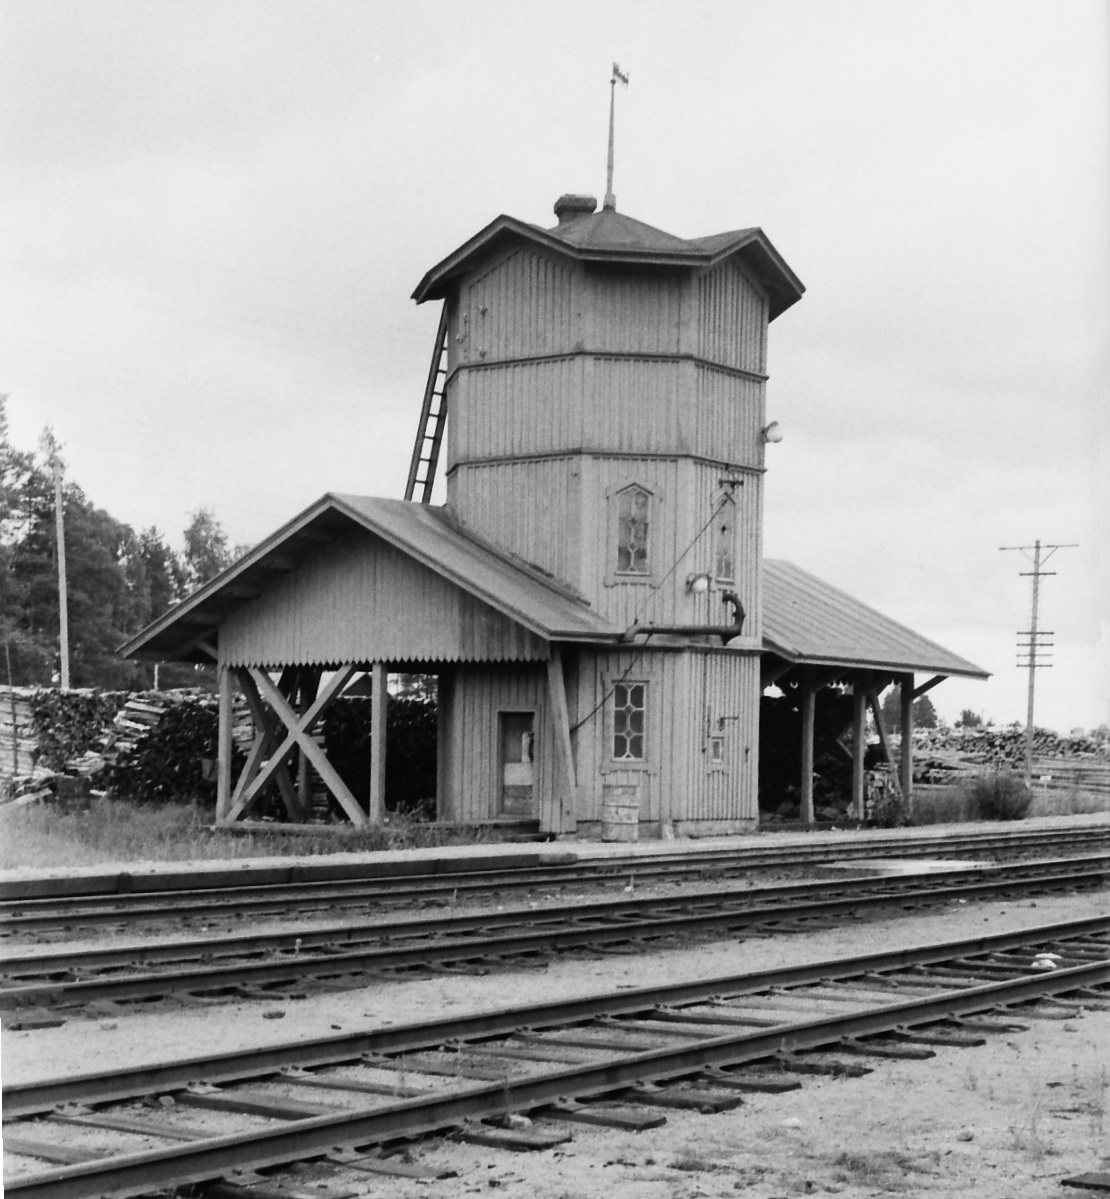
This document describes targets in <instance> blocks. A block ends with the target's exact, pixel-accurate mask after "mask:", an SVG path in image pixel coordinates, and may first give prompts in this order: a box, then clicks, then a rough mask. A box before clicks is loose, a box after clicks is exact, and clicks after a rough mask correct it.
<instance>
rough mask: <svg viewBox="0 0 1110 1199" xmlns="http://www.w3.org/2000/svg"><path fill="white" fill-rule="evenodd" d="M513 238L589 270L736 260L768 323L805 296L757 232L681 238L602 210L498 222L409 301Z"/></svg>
mask: <svg viewBox="0 0 1110 1199" xmlns="http://www.w3.org/2000/svg"><path fill="white" fill-rule="evenodd" d="M514 237H515V238H519V239H523V240H525V241H531V242H533V243H535V244H537V245H539V246H542V247H543V248H545V249H549V250H556V251H558V252H559V253H562V254H569V255H570V256H571V257H572V258H576V259H578V260H579V261H583V262H591V263H595V264H600V263H610V264H614V265H616V264H628V265H635V264H642V265H652V266H675V267H706V266H713V265H714V264H715V263H717V262H720V261H721V260H723V259H725V258H730V257H731V256H732V255H734V254H736V255H739V256H740V257H741V258H742V259H743V261H744V262H745V263H746V265H747V266H748V267H750V268H751V270H752V271H753V272H754V273H755V274H756V276H757V277H758V278H759V280H760V281H761V283H762V284H763V285H764V287H766V289H767V292H768V295H769V297H770V316H771V319H772V320H773V319H774V318H775V317H776V316H778V315H779V314H780V313H781V312H784V311H785V310H786V309H787V308H789V307H790V305H791V304H794V303H796V302H797V301H798V300H800V299H801V298H802V293H803V292H804V291H805V287H804V286H803V285H802V282H801V280H800V279H799V278H798V277H797V275H795V274H794V272H793V271H792V270H791V269H790V267H788V266H787V265H786V262H785V260H784V259H783V257H782V256H781V255H780V254H779V252H778V250H776V249H775V247H774V246H773V245H772V244H771V242H770V239H769V238H768V237H767V235H766V234H765V233H764V232H763V230H762V229H754V228H753V229H738V230H734V231H733V232H730V233H716V234H713V235H711V236H709V237H695V238H682V237H675V236H674V235H673V234H671V233H665V232H664V231H663V230H662V229H656V228H655V227H654V226H653V225H647V224H645V223H644V222H643V221H637V220H635V219H634V218H632V217H629V216H625V215H624V214H623V213H619V212H617V211H616V210H615V209H612V208H607V209H602V211H601V212H597V213H594V214H592V215H590V216H580V217H577V218H576V219H574V220H571V221H567V222H565V223H564V224H562V225H556V226H555V228H553V229H541V228H540V227H539V226H538V225H530V224H528V223H527V222H526V221H521V220H518V219H517V218H516V217H511V216H505V215H502V216H499V217H497V218H496V219H495V220H493V221H491V222H490V223H489V224H488V225H487V226H486V227H485V228H484V229H482V230H480V231H479V232H478V233H476V234H475V235H474V236H473V237H472V238H470V239H469V240H468V241H466V242H464V243H463V244H462V245H461V246H460V247H459V248H458V249H457V250H455V251H454V253H452V254H449V255H448V256H447V257H446V258H444V259H443V261H442V262H439V263H437V264H436V265H435V266H434V267H432V269H431V270H430V271H428V273H427V274H426V275H425V276H424V278H423V279H421V280H420V283H419V284H418V285H417V288H416V290H415V291H414V292H413V293H412V298H413V299H414V300H415V301H416V302H417V303H418V304H421V303H423V302H424V301H425V300H438V299H442V298H443V297H444V296H445V295H446V294H447V292H448V291H449V290H450V287H451V284H452V283H453V282H454V280H455V279H457V278H458V277H459V276H460V275H462V274H464V273H465V272H466V271H468V270H469V269H470V268H471V266H472V265H473V263H474V260H475V259H476V258H477V257H478V256H479V255H483V254H485V253H487V252H488V251H489V250H490V248H491V247H493V246H494V245H495V244H497V243H499V242H501V241H503V240H505V239H509V238H514Z"/></svg>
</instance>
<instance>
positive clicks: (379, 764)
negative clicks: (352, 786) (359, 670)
mask: <svg viewBox="0 0 1110 1199" xmlns="http://www.w3.org/2000/svg"><path fill="white" fill-rule="evenodd" d="M370 680H371V689H372V691H373V697H372V698H371V701H370V804H369V807H370V812H369V818H370V823H371V824H381V822H382V821H383V820H384V819H385V763H386V743H387V741H388V739H389V737H388V733H387V728H388V725H389V674H388V672H387V671H386V668H385V663H384V662H375V663H374V664H373V666H372V667H371V668H370Z"/></svg>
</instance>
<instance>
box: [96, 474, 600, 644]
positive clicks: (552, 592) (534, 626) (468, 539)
mask: <svg viewBox="0 0 1110 1199" xmlns="http://www.w3.org/2000/svg"><path fill="white" fill-rule="evenodd" d="M360 530H361V531H362V532H363V533H365V534H370V535H371V536H372V537H373V538H375V539H378V544H381V543H383V542H384V543H385V546H386V547H387V549H388V550H389V551H390V552H391V553H392V559H391V560H392V562H393V563H394V564H395V563H397V562H398V561H402V560H403V561H404V562H405V563H409V564H415V565H416V567H417V568H420V569H422V570H423V571H425V572H430V574H431V575H434V576H436V578H437V579H438V580H442V581H443V582H444V583H446V584H448V585H453V588H449V590H450V589H461V591H462V592H465V593H466V596H467V597H472V598H473V600H475V601H477V602H478V604H479V605H481V606H483V607H485V608H487V609H493V612H494V613H497V614H500V616H502V617H504V618H507V620H508V621H509V622H512V623H513V624H515V625H519V626H521V627H522V628H523V629H524V630H527V632H528V633H530V634H532V635H534V637H536V638H540V639H542V640H544V641H576V642H591V641H603V642H611V641H615V640H616V639H617V638H618V637H619V635H620V630H619V629H616V628H615V627H614V626H612V625H610V624H609V622H608V621H606V620H604V619H603V618H602V617H600V616H599V615H598V614H597V613H596V612H594V611H593V610H592V609H591V608H590V607H589V606H588V605H587V604H586V603H585V602H584V601H583V600H581V599H580V598H578V597H577V596H576V595H575V594H574V593H573V592H572V591H570V590H569V589H567V588H565V587H563V586H561V585H560V584H558V583H557V582H555V581H554V580H552V579H550V578H547V577H545V576H543V575H541V574H540V572H538V571H536V570H535V569H533V568H530V567H529V566H527V565H526V564H525V563H522V562H517V561H515V560H513V559H511V558H509V557H508V556H507V555H505V554H504V553H503V552H501V551H499V550H495V549H494V548H492V547H491V546H489V545H486V544H485V543H484V542H482V541H480V540H478V539H477V538H475V537H473V536H471V535H470V534H468V533H465V532H463V530H461V529H460V528H459V527H458V526H457V525H455V524H454V523H453V521H452V520H451V518H450V516H449V515H448V513H447V511H446V509H444V508H439V507H431V506H429V505H426V504H414V503H411V502H408V501H405V500H389V499H379V498H376V497H371V496H357V495H339V494H332V493H329V494H327V495H325V496H323V497H322V498H321V499H319V500H317V501H316V503H315V504H313V505H311V506H310V507H309V508H307V509H305V510H304V511H303V512H302V513H300V515H298V516H296V517H294V518H293V520H291V521H289V522H288V523H287V524H286V525H284V526H282V528H280V529H278V530H277V532H275V533H273V534H272V535H271V536H270V537H268V538H267V539H266V540H265V541H263V542H262V543H261V544H259V545H257V546H256V547H255V548H254V549H253V550H251V551H250V552H249V553H247V554H245V555H244V556H243V557H242V558H240V559H239V561H238V562H236V563H235V564H234V565H232V566H231V567H229V568H228V569H227V570H225V571H224V572H223V573H222V574H220V575H217V576H216V578H214V579H212V580H211V581H210V582H209V583H207V584H205V585H204V586H203V587H201V588H199V589H198V590H197V591H196V592H194V593H193V594H192V595H191V596H189V597H188V598H187V599H185V600H184V601H183V602H182V603H180V604H178V605H177V607H175V608H173V609H171V610H170V611H169V612H167V613H166V614H165V615H164V616H162V617H161V618H160V619H158V620H156V621H154V622H153V623H152V624H150V625H149V626H148V627H147V628H146V629H144V630H143V631H142V632H141V633H139V634H138V635H137V636H135V637H133V638H132V639H131V640H130V641H128V642H127V643H126V644H125V645H123V646H122V647H121V649H120V652H121V653H122V654H123V655H124V656H125V657H142V658H151V659H155V660H162V661H165V660H177V661H192V662H210V661H211V660H212V658H213V652H212V651H213V649H214V647H215V645H216V642H217V640H218V637H219V626H221V625H223V624H224V623H225V622H227V621H231V620H233V619H234V617H235V614H236V613H237V612H239V611H240V610H241V609H242V608H243V606H244V605H245V604H247V603H249V602H250V601H255V600H257V601H260V602H261V601H262V598H263V596H264V595H266V594H267V593H268V592H273V591H275V590H276V589H278V588H280V587H282V586H284V585H285V581H286V580H287V579H289V578H290V577H291V576H292V575H293V573H294V572H296V571H297V568H298V567H300V566H301V565H302V564H305V563H306V562H308V560H309V559H310V558H314V559H315V560H317V561H318V560H319V559H320V558H321V557H324V556H325V555H326V554H327V552H328V550H329V547H331V546H332V545H333V544H334V543H337V542H341V541H344V540H345V539H349V538H350V535H351V533H352V532H357V531H360ZM339 569H342V563H339ZM439 594H440V595H443V594H446V592H444V591H442V590H441V591H440V593H439ZM320 615H321V619H322V620H324V621H330V622H331V623H334V622H335V620H336V619H337V614H336V613H335V612H334V611H325V612H322V613H321V614H320ZM338 615H339V617H341V615H342V614H338ZM355 623H357V622H356V621H355V620H354V619H352V625H354V624H355ZM362 623H365V621H363V622H362ZM338 660H349V659H343V658H340V659H338Z"/></svg>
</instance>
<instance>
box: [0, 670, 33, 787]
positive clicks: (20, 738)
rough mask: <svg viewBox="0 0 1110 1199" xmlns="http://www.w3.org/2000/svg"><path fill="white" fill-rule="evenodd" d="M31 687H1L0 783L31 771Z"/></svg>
mask: <svg viewBox="0 0 1110 1199" xmlns="http://www.w3.org/2000/svg"><path fill="white" fill-rule="evenodd" d="M33 696H34V689H33V688H31V687H3V688H0V784H2V783H3V781H4V780H6V779H11V778H14V777H15V776H16V775H23V774H30V773H31V770H32V768H33V767H34V764H35V757H36V756H37V752H38V740H37V738H36V736H35V723H34V711H33V704H32V698H33Z"/></svg>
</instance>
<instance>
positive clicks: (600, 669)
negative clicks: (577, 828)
mask: <svg viewBox="0 0 1110 1199" xmlns="http://www.w3.org/2000/svg"><path fill="white" fill-rule="evenodd" d="M576 675H577V677H576V678H575V680H574V682H573V684H572V686H571V687H570V689H569V693H568V703H569V704H570V706H571V707H570V720H571V726H572V728H573V727H574V725H576V724H579V727H578V728H577V730H576V731H575V732H574V733H573V734H572V740H573V742H574V750H575V758H576V762H577V767H578V775H579V780H580V788H579V809H578V819H579V820H581V821H600V820H601V819H602V815H603V812H602V804H603V801H604V787H605V786H606V785H623V786H636V787H637V788H638V790H639V795H640V819H641V820H642V821H697V820H733V821H735V820H754V819H755V818H756V811H757V802H756V777H757V767H758V758H757V754H758V724H757V721H758V711H757V708H756V705H755V703H754V702H753V696H756V695H757V694H758V679H759V658H758V656H757V655H754V654H752V655H746V654H738V653H735V652H732V651H728V650H722V651H718V652H713V653H705V652H690V653H668V652H653V651H651V650H650V649H639V648H638V649H636V650H621V651H611V652H607V651H602V652H598V653H593V652H591V653H583V654H582V655H581V656H580V659H579V662H578V668H577V672H576ZM622 679H624V680H626V681H640V680H643V681H645V682H647V684H648V687H649V691H648V695H649V701H648V702H649V713H648V732H649V736H650V738H651V741H650V744H649V748H648V761H647V763H646V765H645V767H643V768H635V769H633V768H625V767H622V766H621V765H620V764H619V763H614V762H613V760H612V758H611V756H610V755H611V741H610V739H611V737H612V698H611V692H612V687H613V684H614V683H615V682H616V681H619V680H622ZM595 708H596V711H594V709H595ZM722 718H724V719H723V729H722V731H721V735H722V736H723V737H724V738H725V753H724V763H723V765H722V767H721V768H719V769H711V768H710V765H709V753H708V751H709V736H710V735H711V733H717V732H718V721H720V720H721V719H722ZM580 722H581V723H580Z"/></svg>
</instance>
